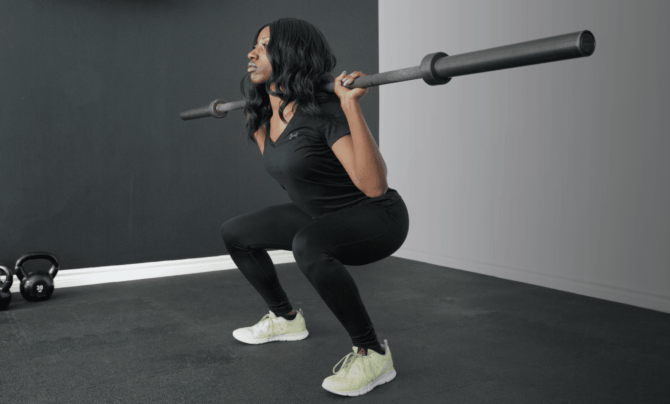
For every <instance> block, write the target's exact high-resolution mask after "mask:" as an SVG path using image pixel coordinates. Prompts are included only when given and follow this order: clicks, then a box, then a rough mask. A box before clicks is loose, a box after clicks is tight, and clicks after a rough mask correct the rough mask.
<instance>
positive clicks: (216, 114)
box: [209, 99, 228, 118]
mask: <svg viewBox="0 0 670 404" xmlns="http://www.w3.org/2000/svg"><path fill="white" fill-rule="evenodd" d="M223 104H226V100H221V99H217V100H214V101H212V102H210V103H209V113H210V114H211V115H212V116H213V117H214V118H225V117H226V115H228V111H223V112H221V111H219V110H218V109H217V107H218V106H219V105H223Z"/></svg>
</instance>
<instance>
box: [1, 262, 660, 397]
mask: <svg viewBox="0 0 670 404" xmlns="http://www.w3.org/2000/svg"><path fill="white" fill-rule="evenodd" d="M347 268H348V269H349V271H350V272H351V274H352V276H353V277H354V279H355V280H356V282H357V283H358V287H359V290H360V292H361V295H362V297H363V301H364V302H365V304H366V305H367V308H368V312H369V313H370V316H371V318H372V320H373V322H374V324H375V327H376V330H377V334H378V336H379V338H380V342H383V340H384V339H387V340H388V342H389V346H390V348H391V350H392V353H393V359H394V364H395V367H396V370H397V373H398V376H397V377H396V379H395V380H393V381H392V382H390V383H388V384H385V385H382V386H380V387H378V388H376V389H374V390H373V391H372V392H370V393H368V394H366V395H364V396H361V397H358V398H348V397H340V396H336V395H333V394H331V393H329V392H327V391H326V390H324V389H323V388H321V383H322V381H323V379H324V378H326V377H327V376H329V375H330V374H332V368H333V366H335V364H336V363H337V362H338V361H339V360H340V359H341V358H342V357H343V356H345V355H346V354H348V353H349V352H351V342H350V340H349V337H348V335H347V333H346V332H345V330H344V328H343V327H342V326H341V325H340V324H339V322H338V321H337V319H336V318H335V316H334V315H333V314H332V313H331V312H330V311H329V310H328V308H327V307H326V305H325V304H324V303H323V301H321V299H320V297H319V296H318V294H317V293H316V291H315V290H314V289H313V288H312V287H311V285H310V284H309V282H308V281H307V280H306V278H305V277H304V276H303V274H302V273H301V272H300V270H299V268H298V267H297V265H296V264H282V265H277V271H278V273H279V277H280V279H281V281H282V283H283V285H284V288H285V289H286V291H287V293H288V295H289V298H291V300H292V302H293V304H294V307H296V308H302V309H303V311H304V313H305V319H306V322H307V328H308V330H309V332H310V336H309V337H308V338H307V339H306V340H303V341H298V342H274V343H269V344H264V345H246V344H243V343H241V342H238V341H237V340H235V339H234V338H233V337H232V335H231V333H232V331H233V330H234V329H235V328H238V327H244V326H250V325H252V324H254V323H256V322H257V321H258V320H260V318H261V317H263V315H265V314H266V313H267V311H268V310H267V308H266V307H265V305H264V303H263V301H262V299H261V298H260V297H259V296H258V295H257V294H256V292H255V291H254V289H253V288H252V287H251V286H250V285H249V284H248V283H247V281H246V280H245V279H244V277H243V276H242V275H241V274H240V273H239V272H238V271H237V270H230V271H220V272H211V273H204V274H197V275H185V276H176V277H169V278H159V279H151V280H142V281H132V282H121V283H114V284H104V285H94V286H82V287H76V288H66V289H58V288H57V289H56V291H55V293H54V295H53V297H52V298H51V300H49V301H47V302H42V303H28V302H25V301H24V300H23V298H22V297H21V296H20V295H19V294H14V296H13V301H12V304H11V306H10V307H9V309H8V310H7V311H4V312H0V342H1V349H2V354H1V356H0V358H1V362H0V363H1V364H2V368H0V403H3V404H5V403H7V404H10V403H11V404H21V403H31V404H35V403H321V402H344V401H349V400H351V401H356V402H366V403H367V402H369V403H384V404H389V403H412V404H416V403H496V404H501V403H514V404H521V403H544V404H549V403H571V404H574V403H589V404H593V403H608V404H614V403H645V404H651V403H669V402H670V398H669V397H670V314H667V313H660V312H656V311H653V310H646V309H641V308H637V307H633V306H628V305H624V304H618V303H613V302H608V301H603V300H599V299H594V298H589V297H584V296H579V295H576V294H571V293H565V292H560V291H555V290H551V289H547V288H542V287H537V286H532V285H527V284H523V283H518V282H513V281H507V280H502V279H498V278H494V277H489V276H484V275H478V274H473V273H469V272H464V271H459V270H454V269H449V268H444V267H438V266H435V265H429V264H424V263H418V262H414V261H410V260H405V259H401V258H396V257H389V258H387V259H385V260H382V261H379V262H377V263H374V264H371V265H366V266H361V267H349V266H348V267H347ZM57 284H58V279H56V286H57Z"/></svg>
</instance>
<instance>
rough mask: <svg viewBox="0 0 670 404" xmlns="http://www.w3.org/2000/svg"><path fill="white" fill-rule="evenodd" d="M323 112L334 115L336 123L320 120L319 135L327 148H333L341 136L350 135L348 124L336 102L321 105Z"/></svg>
mask: <svg viewBox="0 0 670 404" xmlns="http://www.w3.org/2000/svg"><path fill="white" fill-rule="evenodd" d="M322 108H323V110H324V111H326V112H328V113H330V114H333V115H335V117H337V121H335V122H331V121H327V120H321V128H320V129H321V130H320V132H321V135H322V136H323V137H324V138H325V139H326V143H328V147H331V148H332V147H333V145H334V144H335V142H337V141H338V140H339V139H340V138H341V137H342V136H345V135H348V134H350V133H351V130H350V129H349V122H347V116H346V115H344V111H343V110H342V106H341V105H340V104H339V103H337V102H332V103H326V104H322Z"/></svg>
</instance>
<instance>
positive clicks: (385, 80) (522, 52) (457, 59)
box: [179, 30, 596, 121]
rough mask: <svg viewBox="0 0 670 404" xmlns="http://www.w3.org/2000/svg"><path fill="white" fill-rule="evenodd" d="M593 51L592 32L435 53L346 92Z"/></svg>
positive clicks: (211, 108) (205, 112)
mask: <svg viewBox="0 0 670 404" xmlns="http://www.w3.org/2000/svg"><path fill="white" fill-rule="evenodd" d="M595 49H596V38H595V37H594V36H593V34H592V33H591V31H588V30H584V31H577V32H573V33H570V34H563V35H557V36H552V37H547V38H541V39H536V40H533V41H527V42H521V43H516V44H512V45H506V46H499V47H497V48H490V49H484V50H480V51H476V52H470V53H462V54H460V55H454V56H448V55H447V54H446V53H444V52H436V53H430V54H428V55H426V56H425V57H424V58H423V59H422V60H421V64H420V65H419V66H414V67H408V68H405V69H398V70H392V71H388V72H384V73H377V74H371V75H369V76H362V77H358V78H356V81H355V82H354V83H352V84H350V85H348V86H347V88H359V87H375V86H381V85H384V84H390V83H399V82H401V81H409V80H417V79H423V81H424V82H426V84H428V85H431V86H435V85H441V84H446V83H448V82H449V81H450V80H451V78H452V77H456V76H466V75H468V74H476V73H484V72H491V71H494V70H502V69H511V68H514V67H521V66H530V65H536V64H540V63H548V62H556V61H559V60H566V59H575V58H580V57H586V56H591V55H592V54H593V52H594V51H595ZM334 88H335V83H332V82H331V83H327V84H324V85H323V86H322V87H321V89H322V90H324V91H327V92H331V93H332V92H334ZM245 103H246V101H245V100H240V101H234V102H226V101H225V100H221V99H216V100H214V101H212V102H211V103H210V104H209V105H208V106H206V107H201V108H196V109H192V110H188V111H184V112H182V113H181V114H179V116H180V117H181V119H183V120H185V121H186V120H189V119H197V118H204V117H207V116H213V117H215V118H224V117H225V116H226V115H228V112H229V111H233V110H236V109H242V108H244V105H245Z"/></svg>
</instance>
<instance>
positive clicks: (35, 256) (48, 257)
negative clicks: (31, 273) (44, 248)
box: [14, 252, 58, 281]
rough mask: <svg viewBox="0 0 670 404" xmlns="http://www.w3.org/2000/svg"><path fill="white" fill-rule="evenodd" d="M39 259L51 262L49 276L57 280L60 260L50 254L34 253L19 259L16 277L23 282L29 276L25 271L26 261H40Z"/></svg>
mask: <svg viewBox="0 0 670 404" xmlns="http://www.w3.org/2000/svg"><path fill="white" fill-rule="evenodd" d="M38 259H46V260H49V261H51V268H49V275H50V276H51V278H55V277H56V274H57V273H58V259H57V258H56V257H54V256H53V255H52V254H49V253H48V252H32V253H28V254H26V255H24V256H23V257H21V258H19V260H18V261H16V267H15V268H14V270H15V271H16V276H17V277H18V278H19V280H21V281H22V280H23V278H25V277H26V276H28V274H26V271H25V270H24V269H23V264H24V263H25V262H26V261H31V260H38Z"/></svg>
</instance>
